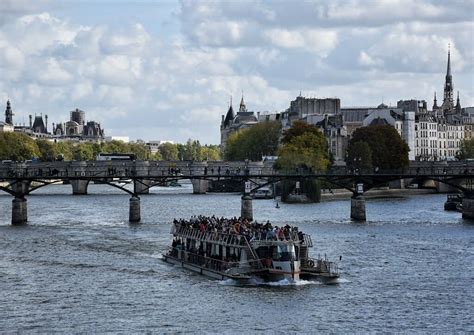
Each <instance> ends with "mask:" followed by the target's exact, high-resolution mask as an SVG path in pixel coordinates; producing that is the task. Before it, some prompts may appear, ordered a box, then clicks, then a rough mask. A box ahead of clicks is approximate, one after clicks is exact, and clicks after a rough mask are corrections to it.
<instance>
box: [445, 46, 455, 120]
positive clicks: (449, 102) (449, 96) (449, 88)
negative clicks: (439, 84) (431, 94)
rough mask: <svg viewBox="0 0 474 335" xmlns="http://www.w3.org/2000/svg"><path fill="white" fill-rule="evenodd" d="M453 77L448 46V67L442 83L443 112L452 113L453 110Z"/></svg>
mask: <svg viewBox="0 0 474 335" xmlns="http://www.w3.org/2000/svg"><path fill="white" fill-rule="evenodd" d="M453 100H454V99H453V76H452V75H451V50H450V46H448V65H447V69H446V79H445V82H444V98H443V106H442V107H443V110H444V111H452V110H453V108H454V101H453Z"/></svg>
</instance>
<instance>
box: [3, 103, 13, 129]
mask: <svg viewBox="0 0 474 335" xmlns="http://www.w3.org/2000/svg"><path fill="white" fill-rule="evenodd" d="M13 115H14V114H13V112H12V106H11V105H10V100H7V108H6V109H5V123H7V124H11V125H13Z"/></svg>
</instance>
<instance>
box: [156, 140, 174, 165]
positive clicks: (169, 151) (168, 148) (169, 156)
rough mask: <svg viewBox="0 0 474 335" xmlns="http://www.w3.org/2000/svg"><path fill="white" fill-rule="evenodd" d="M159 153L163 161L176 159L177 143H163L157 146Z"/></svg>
mask: <svg viewBox="0 0 474 335" xmlns="http://www.w3.org/2000/svg"><path fill="white" fill-rule="evenodd" d="M158 150H159V152H160V154H161V158H162V159H163V160H165V161H177V160H178V159H179V158H178V145H176V144H173V143H163V144H161V145H160V146H159V147H158Z"/></svg>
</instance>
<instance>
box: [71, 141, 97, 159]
mask: <svg viewBox="0 0 474 335" xmlns="http://www.w3.org/2000/svg"><path fill="white" fill-rule="evenodd" d="M72 158H73V159H74V160H75V161H91V160H95V157H94V150H93V148H92V144H91V143H79V144H76V145H75V146H73V148H72Z"/></svg>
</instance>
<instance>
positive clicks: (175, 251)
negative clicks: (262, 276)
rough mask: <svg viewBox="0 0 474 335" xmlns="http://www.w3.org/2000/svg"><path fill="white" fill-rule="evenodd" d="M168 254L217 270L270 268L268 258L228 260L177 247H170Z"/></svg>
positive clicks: (248, 270)
mask: <svg viewBox="0 0 474 335" xmlns="http://www.w3.org/2000/svg"><path fill="white" fill-rule="evenodd" d="M168 255H169V256H171V257H174V258H176V259H178V260H182V261H183V262H188V263H192V264H196V265H199V266H202V267H205V268H208V269H211V270H215V271H221V272H223V271H226V270H229V269H231V268H237V267H239V268H247V272H251V269H254V270H256V271H261V270H264V269H266V268H268V267H267V266H266V265H265V264H267V260H266V259H252V260H247V261H226V260H220V259H216V258H212V257H207V256H204V255H200V254H197V253H194V252H191V251H187V250H183V249H181V248H177V247H170V248H169V250H168Z"/></svg>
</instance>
